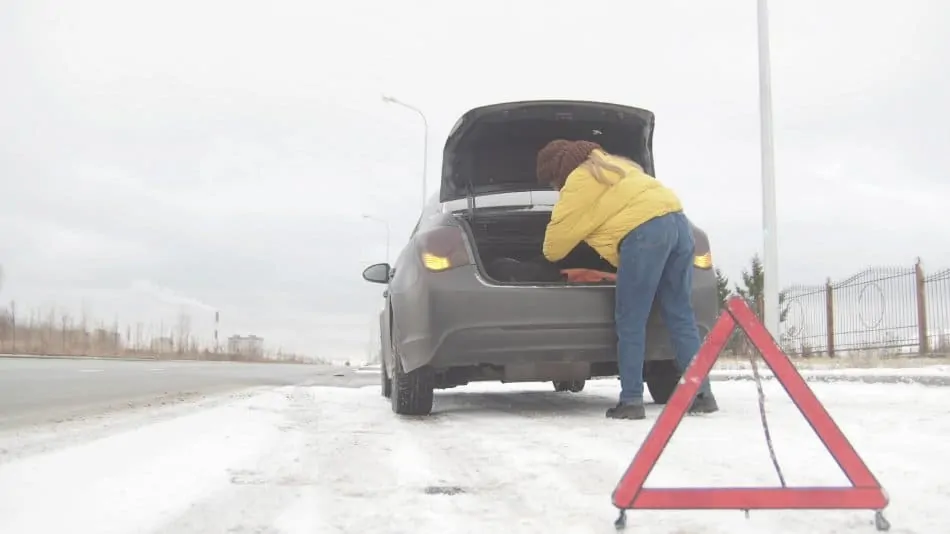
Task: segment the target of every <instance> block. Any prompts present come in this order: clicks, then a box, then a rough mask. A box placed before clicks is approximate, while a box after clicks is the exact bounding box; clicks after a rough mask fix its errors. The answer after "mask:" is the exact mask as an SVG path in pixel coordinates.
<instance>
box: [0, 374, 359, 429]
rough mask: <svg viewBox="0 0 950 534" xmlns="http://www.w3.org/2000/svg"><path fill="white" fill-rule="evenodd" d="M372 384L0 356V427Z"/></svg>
mask: <svg viewBox="0 0 950 534" xmlns="http://www.w3.org/2000/svg"><path fill="white" fill-rule="evenodd" d="M338 375H339V376H338ZM377 382H378V379H377V378H376V375H367V374H361V373H357V372H355V371H354V370H353V369H350V368H346V367H335V366H332V367H331V366H318V365H298V364H255V363H235V362H177V361H158V360H155V361H141V360H107V359H66V358H63V359H55V358H49V359H47V358H43V359H38V358H37V359H34V358H0V428H4V427H10V426H13V425H19V424H25V423H42V422H47V421H57V420H65V419H70V418H75V417H81V416H86V415H90V414H96V413H102V412H107V411H112V410H117V409H126V408H130V407H147V406H150V405H162V404H168V403H174V402H180V401H182V400H185V399H194V398H200V397H202V396H207V395H211V394H217V393H222V392H227V391H235V390H240V389H246V388H252V387H261V386H290V385H298V384H310V385H334V386H344V387H345V386H359V385H365V384H369V383H377Z"/></svg>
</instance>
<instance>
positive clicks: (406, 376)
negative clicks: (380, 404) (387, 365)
mask: <svg viewBox="0 0 950 534" xmlns="http://www.w3.org/2000/svg"><path fill="white" fill-rule="evenodd" d="M434 398H435V373H433V372H432V368H431V367H428V366H425V367H420V368H418V369H415V370H413V371H410V372H408V373H407V372H405V371H403V369H402V361H400V359H399V355H398V354H393V378H392V392H391V395H390V397H389V400H390V401H391V402H392V408H393V413H396V414H398V415H429V414H430V413H432V403H433V400H434Z"/></svg>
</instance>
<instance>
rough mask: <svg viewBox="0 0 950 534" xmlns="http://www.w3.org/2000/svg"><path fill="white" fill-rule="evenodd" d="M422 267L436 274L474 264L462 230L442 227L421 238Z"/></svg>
mask: <svg viewBox="0 0 950 534" xmlns="http://www.w3.org/2000/svg"><path fill="white" fill-rule="evenodd" d="M420 248H421V259H422V265H424V266H425V268H426V269H428V270H430V271H434V272H441V271H447V270H449V269H453V268H455V267H459V266H461V265H468V264H470V263H472V260H471V257H470V256H469V253H468V249H467V248H466V246H465V237H464V235H463V234H462V229H461V228H459V227H457V226H440V227H438V228H435V229H432V230H429V231H428V232H426V233H425V234H423V235H422V236H421V237H420Z"/></svg>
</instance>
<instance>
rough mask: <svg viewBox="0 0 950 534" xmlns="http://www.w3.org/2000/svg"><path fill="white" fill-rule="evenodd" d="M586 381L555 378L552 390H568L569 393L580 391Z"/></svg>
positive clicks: (582, 389)
mask: <svg viewBox="0 0 950 534" xmlns="http://www.w3.org/2000/svg"><path fill="white" fill-rule="evenodd" d="M586 383H587V381H586V380H555V381H554V391H557V392H563V391H570V392H571V393H580V392H581V391H584V385H585V384H586Z"/></svg>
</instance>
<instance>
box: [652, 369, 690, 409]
mask: <svg viewBox="0 0 950 534" xmlns="http://www.w3.org/2000/svg"><path fill="white" fill-rule="evenodd" d="M680 376H682V375H681V373H680V372H679V369H677V368H676V363H675V362H674V361H673V360H660V361H653V362H650V369H649V372H648V373H647V376H646V383H647V389H648V390H649V391H650V397H653V402H655V403H657V404H666V403H667V402H668V401H669V400H670V397H672V396H673V392H674V391H676V386H678V385H679V382H680Z"/></svg>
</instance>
